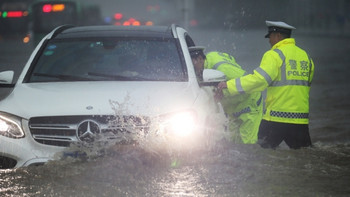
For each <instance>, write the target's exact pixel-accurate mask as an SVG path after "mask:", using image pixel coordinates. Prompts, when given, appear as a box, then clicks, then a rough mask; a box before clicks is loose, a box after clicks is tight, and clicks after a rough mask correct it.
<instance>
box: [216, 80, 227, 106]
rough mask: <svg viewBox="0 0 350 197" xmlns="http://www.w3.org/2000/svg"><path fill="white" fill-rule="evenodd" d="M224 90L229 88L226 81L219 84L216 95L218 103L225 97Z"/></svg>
mask: <svg viewBox="0 0 350 197" xmlns="http://www.w3.org/2000/svg"><path fill="white" fill-rule="evenodd" d="M224 88H227V83H226V81H222V82H220V83H219V84H218V87H217V90H216V92H215V95H214V98H215V101H216V102H218V101H220V100H221V99H222V98H223V97H224V93H223V92H222V90H223V89H224Z"/></svg>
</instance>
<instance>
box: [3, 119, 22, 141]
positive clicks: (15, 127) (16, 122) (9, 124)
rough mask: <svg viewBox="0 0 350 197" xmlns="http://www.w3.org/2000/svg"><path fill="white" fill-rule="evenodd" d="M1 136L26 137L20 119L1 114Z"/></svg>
mask: <svg viewBox="0 0 350 197" xmlns="http://www.w3.org/2000/svg"><path fill="white" fill-rule="evenodd" d="M0 135H3V136H5V137H9V138H22V137H24V132H23V129H22V127H21V120H20V118H18V117H15V116H12V115H8V114H4V113H0Z"/></svg>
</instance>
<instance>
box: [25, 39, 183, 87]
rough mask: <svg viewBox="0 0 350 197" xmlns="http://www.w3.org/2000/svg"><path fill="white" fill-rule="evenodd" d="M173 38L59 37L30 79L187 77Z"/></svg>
mask: <svg viewBox="0 0 350 197" xmlns="http://www.w3.org/2000/svg"><path fill="white" fill-rule="evenodd" d="M182 62H183V61H182V60H181V58H180V55H179V50H178V49H177V45H176V42H175V40H174V39H161V40H154V39H148V40H147V39H119V40H118V39H104V40H103V39H102V40H96V39H93V40H71V39H65V40H57V41H51V42H49V43H48V44H47V45H46V47H45V49H44V50H43V51H42V53H41V55H40V56H39V57H38V59H37V61H36V63H34V65H32V66H33V68H32V72H31V74H30V76H29V77H28V80H27V82H50V81H113V80H115V81H119V80H122V81H129V80H130V81H134V80H135V81H143V80H145V81H185V80H187V75H186V69H185V67H184V65H183V63H182Z"/></svg>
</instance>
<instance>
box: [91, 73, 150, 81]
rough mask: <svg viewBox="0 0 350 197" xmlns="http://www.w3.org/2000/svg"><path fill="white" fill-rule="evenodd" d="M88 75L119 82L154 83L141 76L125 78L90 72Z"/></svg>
mask: <svg viewBox="0 0 350 197" xmlns="http://www.w3.org/2000/svg"><path fill="white" fill-rule="evenodd" d="M88 75H92V76H98V77H107V78H110V79H113V80H118V81H153V80H152V79H147V78H143V77H139V76H123V75H114V74H107V73H96V72H88Z"/></svg>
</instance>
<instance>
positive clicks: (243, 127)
mask: <svg viewBox="0 0 350 197" xmlns="http://www.w3.org/2000/svg"><path fill="white" fill-rule="evenodd" d="M189 49H190V54H191V57H192V61H193V64H194V66H195V68H196V70H197V71H199V72H202V70H203V68H205V69H216V70H219V71H221V72H223V73H224V74H225V75H226V77H227V79H235V78H237V77H241V76H243V75H244V74H245V70H243V69H242V68H241V66H240V65H238V64H237V62H236V60H235V58H234V57H233V56H231V55H229V54H227V53H221V52H215V51H214V52H209V53H207V54H206V55H204V52H203V50H204V47H190V48H189ZM197 75H200V73H197ZM221 103H222V105H223V108H224V111H225V113H226V114H227V116H228V117H229V129H230V131H231V138H232V140H233V141H234V142H236V143H244V144H254V143H256V142H257V140H258V130H259V125H260V122H261V118H262V106H263V104H262V95H261V93H260V92H256V93H252V94H245V95H237V96H231V95H230V94H229V93H228V92H225V96H224V98H223V99H222V100H221Z"/></svg>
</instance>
